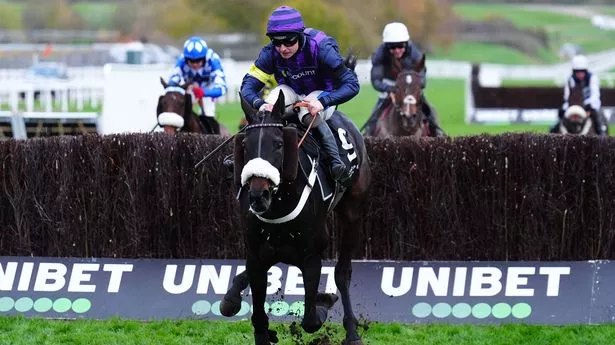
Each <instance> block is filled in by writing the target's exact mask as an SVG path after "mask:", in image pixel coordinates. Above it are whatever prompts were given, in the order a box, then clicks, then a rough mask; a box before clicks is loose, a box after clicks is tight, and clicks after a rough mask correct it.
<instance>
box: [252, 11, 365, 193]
mask: <svg viewBox="0 0 615 345" xmlns="http://www.w3.org/2000/svg"><path fill="white" fill-rule="evenodd" d="M267 36H268V37H269V38H270V39H271V43H269V44H267V45H266V46H265V47H263V48H262V49H261V52H260V54H259V56H258V58H257V60H256V61H255V62H254V65H253V66H252V68H251V69H250V70H249V72H248V73H247V74H246V75H245V76H244V78H243V82H242V85H241V94H242V96H243V97H244V98H245V100H246V101H247V102H248V103H250V104H252V106H253V107H254V108H255V109H259V110H261V111H263V110H267V111H271V110H272V109H273V104H274V103H275V101H276V99H277V97H278V94H279V92H280V90H281V91H282V92H283V93H284V96H285V98H284V99H285V101H286V106H287V108H286V111H287V112H292V107H289V105H292V104H294V103H295V102H297V101H301V100H304V101H306V102H309V106H308V107H307V108H308V111H309V114H311V115H312V116H318V115H320V117H321V118H320V119H317V120H316V121H315V122H314V124H315V127H316V130H317V132H318V134H319V136H316V137H320V138H319V140H320V143H321V145H322V147H323V148H324V149H325V151H326V152H327V155H328V156H329V159H330V162H329V163H330V168H331V173H332V176H333V178H334V179H335V180H336V181H339V182H340V183H341V184H345V183H346V182H348V181H349V178H350V172H349V169H348V168H347V167H346V165H345V164H344V162H343V161H342V160H341V159H340V154H339V151H338V147H337V142H336V140H335V137H334V136H333V133H332V131H331V129H330V128H329V126H328V125H327V123H325V121H327V120H329V118H330V117H331V115H332V114H333V112H334V111H335V107H336V106H337V105H339V104H342V103H345V102H347V101H348V100H350V99H352V98H353V97H354V96H356V95H357V94H358V93H359V81H358V79H357V76H356V75H355V74H354V73H353V72H352V71H351V70H350V69H349V68H348V67H346V65H345V64H344V59H343V58H342V57H341V56H340V54H339V51H338V46H337V42H336V40H335V39H334V38H332V37H329V36H327V35H326V34H325V33H324V32H322V31H319V30H315V29H312V28H305V25H304V23H303V19H302V17H301V13H299V11H297V10H296V9H294V8H292V7H288V6H280V7H278V8H276V9H275V10H274V11H273V13H272V14H271V16H270V17H269V19H268V21H267ZM272 74H273V75H274V77H275V79H276V80H277V82H278V84H279V85H278V86H276V87H275V88H274V89H273V90H271V91H270V93H269V96H268V97H266V98H265V100H263V99H261V97H259V94H258V93H259V91H260V90H261V89H262V88H263V86H264V85H265V82H266V81H267V78H269V77H270V76H271V75H272ZM305 115H306V113H305V112H303V113H302V112H300V113H299V120H300V121H301V122H302V123H304V124H306V125H307V124H308V123H309V122H310V121H311V117H309V116H305ZM322 120H325V121H322Z"/></svg>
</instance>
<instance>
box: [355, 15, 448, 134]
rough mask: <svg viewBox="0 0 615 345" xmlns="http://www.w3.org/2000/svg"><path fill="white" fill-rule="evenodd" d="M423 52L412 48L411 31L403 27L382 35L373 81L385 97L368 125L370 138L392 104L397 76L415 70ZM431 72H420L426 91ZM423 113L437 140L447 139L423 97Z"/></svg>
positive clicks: (389, 27)
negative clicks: (381, 116) (426, 80)
mask: <svg viewBox="0 0 615 345" xmlns="http://www.w3.org/2000/svg"><path fill="white" fill-rule="evenodd" d="M422 55H423V54H422V53H421V51H420V50H419V49H418V48H417V47H416V46H415V45H414V44H412V41H411V40H410V34H409V33H408V28H407V27H406V25H404V24H403V23H398V22H393V23H389V24H387V25H386V26H385V27H384V30H383V31H382V44H380V46H379V47H378V48H376V51H375V52H374V53H373V54H372V70H371V81H372V85H373V86H374V88H375V89H376V90H377V91H380V92H381V94H380V96H379V98H378V102H376V106H375V107H374V110H373V111H372V114H371V116H370V118H369V119H368V120H367V122H366V124H365V126H364V127H365V132H364V133H366V134H369V133H370V132H371V130H372V128H373V127H374V126H375V125H376V123H377V122H378V119H379V118H380V115H381V114H382V111H383V110H384V109H385V108H386V107H387V106H388V105H389V104H390V101H391V97H390V96H389V95H390V94H391V93H392V92H395V80H396V79H397V74H399V72H401V71H402V70H403V69H411V68H412V67H413V66H415V65H416V64H417V63H419V61H420V59H421V57H422ZM426 73H427V69H426V68H425V69H423V71H421V72H420V75H421V88H422V89H424V88H425V75H426ZM422 98H423V99H422V105H423V113H424V114H425V117H426V118H427V120H428V121H429V126H430V127H431V131H432V132H433V133H435V134H436V136H442V135H444V132H443V131H442V129H441V128H440V126H439V125H438V123H437V121H436V119H435V117H434V116H433V111H432V109H431V106H430V105H429V103H427V100H426V99H425V96H423V97H422Z"/></svg>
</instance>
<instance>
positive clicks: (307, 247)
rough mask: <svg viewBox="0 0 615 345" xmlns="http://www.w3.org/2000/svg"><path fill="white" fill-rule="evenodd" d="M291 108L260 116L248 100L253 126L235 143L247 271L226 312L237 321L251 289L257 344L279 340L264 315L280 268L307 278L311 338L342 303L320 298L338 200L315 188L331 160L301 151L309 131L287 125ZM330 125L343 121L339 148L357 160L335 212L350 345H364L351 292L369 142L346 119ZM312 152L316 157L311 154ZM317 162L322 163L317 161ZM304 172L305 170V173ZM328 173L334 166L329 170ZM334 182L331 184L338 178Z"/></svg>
mask: <svg viewBox="0 0 615 345" xmlns="http://www.w3.org/2000/svg"><path fill="white" fill-rule="evenodd" d="M284 104H285V102H284V95H283V94H282V92H280V94H279V96H278V100H277V102H276V103H275V105H274V107H273V110H272V111H271V112H257V111H256V110H255V109H253V108H252V107H251V105H250V104H248V103H247V102H246V101H245V100H244V99H243V98H242V103H241V105H242V109H243V111H244V113H245V116H246V118H247V120H248V126H247V127H246V129H245V134H244V133H240V134H238V135H237V137H236V140H235V179H236V183H237V185H238V186H240V192H239V195H238V199H239V204H240V207H241V212H242V218H243V223H244V227H245V240H246V247H247V259H246V271H245V272H244V273H243V274H240V275H238V276H236V277H235V279H234V280H233V285H232V287H231V288H230V289H229V291H228V293H227V294H226V296H225V297H224V299H223V301H222V303H221V305H220V311H221V313H222V314H223V315H225V316H233V315H235V314H236V313H237V312H238V311H239V310H240V307H241V295H240V293H241V291H242V290H244V289H245V288H246V287H247V285H248V282H249V285H250V287H251V291H252V304H253V308H254V311H253V314H252V325H253V327H254V338H255V344H256V345H270V344H271V343H275V342H277V341H278V338H277V334H276V332H275V331H273V330H270V329H269V319H268V317H267V314H266V312H265V309H264V304H265V298H266V289H267V271H268V270H269V268H270V267H271V266H273V265H274V264H276V263H278V262H284V263H287V264H290V265H295V266H296V267H298V268H299V269H300V270H301V272H302V275H303V281H304V287H305V297H304V298H305V309H304V310H305V311H304V316H303V320H302V322H301V326H302V327H303V329H304V330H305V331H306V332H309V333H313V332H316V331H317V330H318V329H320V327H321V326H322V324H323V323H324V322H325V321H326V319H327V313H328V310H329V309H330V308H331V307H332V306H333V304H334V303H335V302H336V301H337V296H336V295H330V294H324V293H318V286H319V281H320V275H321V268H322V255H323V254H322V253H323V251H324V250H325V248H326V246H327V244H328V243H329V241H330V240H329V235H328V234H327V231H326V218H327V215H328V213H329V209H330V206H331V205H329V202H330V200H333V199H336V200H337V198H336V197H331V198H330V199H328V200H327V201H324V200H323V198H322V197H321V196H320V195H319V191H320V189H319V188H317V187H316V186H314V183H315V181H316V175H317V174H318V173H321V172H322V171H321V172H319V171H318V169H323V161H322V159H324V158H323V157H320V159H319V158H318V157H319V154H318V149H316V150H315V151H314V150H312V151H309V150H308V149H306V146H308V147H312V148H314V147H313V146H311V145H313V143H314V141H313V139H312V138H311V137H310V136H308V137H307V139H306V140H305V141H304V142H303V145H302V146H301V150H298V148H297V146H298V144H297V142H298V136H299V135H300V134H301V130H299V131H298V130H297V129H296V127H293V126H290V125H288V124H287V123H286V121H285V120H283V119H282V114H283V111H284ZM333 118H335V119H333ZM330 121H335V126H338V125H339V128H338V130H337V131H334V133H338V134H339V135H340V138H339V142H338V145H341V146H342V147H343V148H344V149H343V150H345V152H347V153H348V154H347V155H346V154H342V156H345V157H346V156H350V157H351V158H350V161H349V163H348V164H350V165H351V167H352V168H353V169H354V170H353V172H354V173H353V177H352V183H351V185H350V187H348V189H347V190H346V191H345V192H344V191H341V193H342V194H340V195H342V197H341V199H339V202H338V203H337V206H333V209H334V210H335V212H336V214H337V215H338V216H339V217H340V221H339V224H340V228H341V229H340V240H339V242H338V243H339V245H338V248H337V249H338V254H339V255H338V261H337V264H336V265H335V283H336V285H337V288H338V290H339V292H340V295H341V298H342V304H343V308H344V318H343V323H344V328H345V329H346V340H345V344H349V345H361V344H363V343H362V341H361V338H360V336H359V334H358V332H357V326H358V322H357V319H356V317H355V315H354V313H353V310H352V305H351V300H350V292H349V289H350V279H351V273H352V266H351V258H352V255H353V251H354V249H355V247H356V246H357V244H358V239H359V236H360V235H361V233H362V225H363V224H362V222H361V216H362V215H363V214H364V210H363V207H364V205H365V198H366V196H367V189H368V187H369V185H370V182H371V172H370V170H369V160H368V157H367V151H366V149H365V144H364V142H363V137H362V136H361V133H360V132H359V131H358V129H357V128H356V127H355V126H354V124H353V123H352V122H351V121H350V120H348V119H347V118H345V117H344V116H342V115H341V114H340V113H339V112H336V113H334V115H333V117H332V120H330ZM322 125H323V126H326V125H328V124H326V123H325V124H322ZM340 150H342V149H340ZM308 151H309V152H311V154H307V152H308ZM351 151H352V152H351ZM299 157H302V158H301V159H299ZM312 157H316V158H315V159H314V160H312ZM305 159H307V162H308V163H305V162H306V160H305ZM244 162H245V165H244ZM299 162H303V163H301V164H300V163H299ZM302 167H303V168H305V169H304V170H302ZM324 167H325V168H326V167H327V165H326V164H324ZM324 170H326V169H324ZM304 172H305V174H304ZM327 179H328V180H329V181H331V180H330V177H328V178H327ZM319 183H321V182H319ZM312 187H314V192H312ZM246 279H247V280H248V281H246Z"/></svg>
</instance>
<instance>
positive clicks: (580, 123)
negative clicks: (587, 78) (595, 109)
mask: <svg viewBox="0 0 615 345" xmlns="http://www.w3.org/2000/svg"><path fill="white" fill-rule="evenodd" d="M592 115H593V116H602V117H603V118H604V114H603V113H602V111H599V114H590V113H588V112H587V111H586V110H585V109H584V108H583V85H582V84H581V83H577V84H576V85H575V87H572V88H570V96H569V97H568V109H566V111H565V112H564V116H563V117H562V120H561V121H560V124H559V126H558V130H559V131H558V133H560V134H573V135H595V134H596V130H595V124H594V118H593V117H592ZM604 123H606V120H604ZM607 134H608V133H607Z"/></svg>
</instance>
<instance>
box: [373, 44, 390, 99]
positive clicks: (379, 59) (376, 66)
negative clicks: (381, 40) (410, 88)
mask: <svg viewBox="0 0 615 345" xmlns="http://www.w3.org/2000/svg"><path fill="white" fill-rule="evenodd" d="M370 79H371V82H372V86H373V87H374V89H376V91H379V92H390V91H392V88H393V87H392V86H390V85H387V84H385V83H384V81H383V80H384V57H383V54H382V50H381V49H380V48H378V50H376V51H375V52H374V54H372V70H371V73H370Z"/></svg>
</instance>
